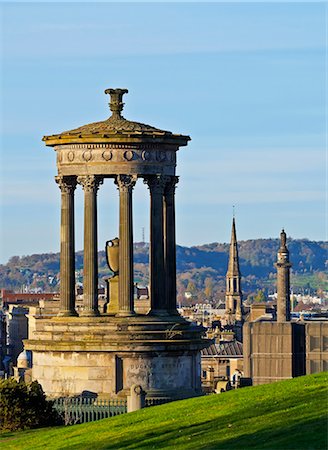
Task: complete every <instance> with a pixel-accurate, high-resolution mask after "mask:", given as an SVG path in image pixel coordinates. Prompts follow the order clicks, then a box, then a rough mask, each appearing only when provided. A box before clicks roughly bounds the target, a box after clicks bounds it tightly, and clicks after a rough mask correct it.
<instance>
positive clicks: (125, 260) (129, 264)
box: [115, 175, 137, 316]
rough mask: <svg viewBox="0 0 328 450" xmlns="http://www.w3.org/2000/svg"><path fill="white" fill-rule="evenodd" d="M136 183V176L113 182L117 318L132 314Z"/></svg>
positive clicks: (121, 177) (123, 176) (125, 176)
mask: <svg viewBox="0 0 328 450" xmlns="http://www.w3.org/2000/svg"><path fill="white" fill-rule="evenodd" d="M136 181H137V176H136V175H118V176H117V177H116V180H115V183H116V184H117V186H118V189H119V193H120V224H119V233H120V243H119V279H118V314H117V315H118V316H131V315H133V314H134V301H133V295H134V284H133V219H132V191H133V188H134V186H135V184H136Z"/></svg>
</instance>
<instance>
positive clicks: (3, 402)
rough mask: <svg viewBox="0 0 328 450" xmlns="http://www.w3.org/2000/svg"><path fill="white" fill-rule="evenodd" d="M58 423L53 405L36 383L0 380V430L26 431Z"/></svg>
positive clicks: (11, 379)
mask: <svg viewBox="0 0 328 450" xmlns="http://www.w3.org/2000/svg"><path fill="white" fill-rule="evenodd" d="M58 422H59V418H58V415H57V413H56V411H55V410H54V409H53V403H52V402H51V401H48V400H47V399H46V396H45V394H44V392H43V390H42V387H41V385H40V384H39V383H38V382H37V381H32V382H31V383H25V382H17V381H16V380H15V379H13V378H9V379H8V380H0V430H9V431H14V430H26V429H28V428H39V427H45V426H51V425H55V424H57V423H58Z"/></svg>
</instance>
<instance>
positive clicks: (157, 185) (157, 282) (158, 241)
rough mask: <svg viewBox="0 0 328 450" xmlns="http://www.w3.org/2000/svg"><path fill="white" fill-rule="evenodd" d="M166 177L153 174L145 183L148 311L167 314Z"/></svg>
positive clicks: (155, 313) (154, 313)
mask: <svg viewBox="0 0 328 450" xmlns="http://www.w3.org/2000/svg"><path fill="white" fill-rule="evenodd" d="M166 182H167V177H165V176H163V175H154V176H150V177H147V178H146V179H145V183H146V184H148V187H149V190H150V254H149V259H150V274H149V275H150V312H149V314H153V315H159V316H161V315H167V307H166V293H165V281H166V279H165V266H164V213H163V195H164V188H165V185H166Z"/></svg>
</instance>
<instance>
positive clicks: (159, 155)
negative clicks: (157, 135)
mask: <svg viewBox="0 0 328 450" xmlns="http://www.w3.org/2000/svg"><path fill="white" fill-rule="evenodd" d="M165 159H166V153H165V152H164V151H163V150H160V151H159V152H157V160H158V161H161V162H163V161H165Z"/></svg>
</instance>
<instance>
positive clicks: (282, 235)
mask: <svg viewBox="0 0 328 450" xmlns="http://www.w3.org/2000/svg"><path fill="white" fill-rule="evenodd" d="M286 242H287V236H286V233H285V230H284V229H282V230H281V233H280V249H279V251H282V252H286V253H287V252H288V249H287V245H286Z"/></svg>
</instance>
